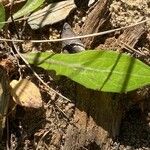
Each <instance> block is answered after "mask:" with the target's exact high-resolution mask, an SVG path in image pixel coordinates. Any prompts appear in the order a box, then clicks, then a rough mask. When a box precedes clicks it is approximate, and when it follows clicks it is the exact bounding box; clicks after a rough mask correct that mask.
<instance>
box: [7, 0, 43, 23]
mask: <svg viewBox="0 0 150 150" xmlns="http://www.w3.org/2000/svg"><path fill="white" fill-rule="evenodd" d="M44 1H45V0H28V1H27V3H26V4H25V5H24V6H23V7H22V8H21V9H20V10H19V11H18V12H16V13H15V14H14V15H13V18H14V19H17V18H20V17H22V16H25V15H28V14H29V13H31V12H33V11H34V10H35V9H37V8H38V7H39V6H41V5H42V4H43V3H44ZM8 20H10V18H9V19H8Z"/></svg>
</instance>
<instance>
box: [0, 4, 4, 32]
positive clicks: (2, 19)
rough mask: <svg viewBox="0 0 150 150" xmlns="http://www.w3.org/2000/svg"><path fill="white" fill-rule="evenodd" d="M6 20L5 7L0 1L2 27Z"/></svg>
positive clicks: (0, 23)
mask: <svg viewBox="0 0 150 150" xmlns="http://www.w3.org/2000/svg"><path fill="white" fill-rule="evenodd" d="M4 21H5V8H4V7H3V5H2V4H1V3H0V29H1V28H3V26H4V24H5V23H3V22H4Z"/></svg>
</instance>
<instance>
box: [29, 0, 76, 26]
mask: <svg viewBox="0 0 150 150" xmlns="http://www.w3.org/2000/svg"><path fill="white" fill-rule="evenodd" d="M74 8H76V5H75V4H74V0H67V1H62V2H57V3H52V4H49V5H48V6H46V7H44V8H43V9H40V10H38V11H36V12H35V13H33V14H32V15H31V16H30V17H29V19H28V24H29V25H30V26H31V28H32V29H38V28H41V27H43V26H45V25H52V24H54V23H57V22H59V21H62V20H64V19H66V17H67V16H68V15H69V13H70V11H71V10H73V9H74Z"/></svg>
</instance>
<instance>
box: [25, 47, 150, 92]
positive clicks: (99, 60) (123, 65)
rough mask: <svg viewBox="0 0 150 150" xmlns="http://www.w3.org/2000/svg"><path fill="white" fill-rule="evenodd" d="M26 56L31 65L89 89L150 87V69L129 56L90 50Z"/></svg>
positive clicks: (119, 89)
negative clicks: (65, 77)
mask: <svg viewBox="0 0 150 150" xmlns="http://www.w3.org/2000/svg"><path fill="white" fill-rule="evenodd" d="M38 55H39V56H38V58H36V59H35V57H36V54H35V53H31V54H28V55H25V57H26V59H27V60H28V61H29V63H31V64H35V65H37V66H39V67H42V68H44V69H46V70H55V71H56V73H57V74H59V75H64V76H67V77H69V78H71V79H72V80H73V81H75V82H78V83H80V84H82V85H84V86H85V87H87V88H90V89H94V90H101V91H105V92H117V93H120V92H128V91H132V90H135V89H137V88H139V87H141V86H145V85H148V84H150V67H149V66H147V65H145V64H144V63H142V62H141V61H139V60H137V59H135V58H132V57H130V56H128V55H125V54H120V53H116V52H113V51H98V50H91V51H90V50H89V51H85V52H82V53H77V54H50V53H47V52H44V53H39V54H38Z"/></svg>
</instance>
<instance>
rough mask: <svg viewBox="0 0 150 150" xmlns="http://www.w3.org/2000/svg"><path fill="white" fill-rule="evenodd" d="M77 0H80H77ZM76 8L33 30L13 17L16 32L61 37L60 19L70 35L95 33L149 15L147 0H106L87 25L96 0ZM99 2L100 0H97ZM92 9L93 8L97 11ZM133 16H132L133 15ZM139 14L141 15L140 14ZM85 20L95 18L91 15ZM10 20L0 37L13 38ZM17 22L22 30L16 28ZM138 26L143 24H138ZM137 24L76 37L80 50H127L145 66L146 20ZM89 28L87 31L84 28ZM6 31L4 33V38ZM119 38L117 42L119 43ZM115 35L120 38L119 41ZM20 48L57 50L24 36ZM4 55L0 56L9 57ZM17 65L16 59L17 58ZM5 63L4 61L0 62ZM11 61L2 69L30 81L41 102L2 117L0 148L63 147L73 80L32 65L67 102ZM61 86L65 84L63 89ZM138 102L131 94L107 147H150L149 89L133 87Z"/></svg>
mask: <svg viewBox="0 0 150 150" xmlns="http://www.w3.org/2000/svg"><path fill="white" fill-rule="evenodd" d="M102 1H104V2H105V1H106V0H102ZM79 2H80V3H79ZM79 2H76V3H77V7H76V8H75V9H74V10H73V11H71V13H70V14H68V16H67V18H66V19H65V20H63V21H59V22H58V23H55V24H54V25H47V26H44V27H43V28H40V29H37V30H33V29H31V28H30V26H29V25H28V24H26V23H22V22H16V23H15V24H16V26H17V28H18V31H19V32H20V30H22V33H21V34H22V37H23V39H59V38H61V33H62V30H63V29H62V26H63V24H64V23H65V22H67V23H69V24H70V26H71V28H72V30H73V31H74V32H75V33H76V35H79V34H80V35H82V34H83V35H85V34H90V32H93V33H94V32H101V31H106V30H110V29H114V28H119V27H124V26H128V25H130V24H134V23H137V22H139V21H142V20H144V19H148V17H149V16H150V11H149V10H150V4H149V2H148V0H145V1H144V2H143V1H140V0H135V1H134V0H127V1H126V2H124V1H123V0H114V1H113V2H111V1H109V0H108V1H106V3H108V4H107V6H106V8H105V11H104V10H102V11H103V12H98V13H99V14H101V15H100V17H99V18H98V21H97V22H98V23H97V25H96V26H94V25H93V27H90V26H89V31H86V30H85V29H88V25H89V22H88V19H87V18H88V17H89V16H90V15H91V13H93V11H92V10H94V9H95V8H96V5H97V3H98V2H97V1H96V0H95V1H94V3H93V4H90V5H89V6H87V4H86V2H82V1H79ZM102 3H103V2H102ZM97 11H98V10H97ZM135 16H136V17H135ZM142 17H143V18H142ZM91 22H96V21H95V20H94V21H92V20H91ZM13 26H14V24H13V23H11V24H9V25H8V26H7V31H5V30H4V31H3V32H2V33H1V35H0V37H1V38H4V37H5V34H6V33H7V34H9V35H11V36H10V37H11V38H15V37H16V35H17V34H16V31H15V28H12V27H13ZM22 26H24V27H23V29H22ZM141 26H144V29H143V28H142V29H141ZM141 26H140V25H139V26H138V27H139V28H138V29H137V28H136V29H134V30H126V33H124V32H123V31H116V32H113V33H110V34H107V35H102V36H98V37H96V38H91V39H90V42H89V41H88V39H81V41H82V42H83V44H84V45H85V49H112V50H117V51H120V52H124V53H127V54H129V55H132V56H133V57H136V58H138V59H140V60H141V61H143V62H144V63H146V64H147V65H150V30H148V29H149V24H148V23H147V24H142V25H141ZM90 30H91V31H90ZM9 35H7V36H8V37H9ZM120 39H122V41H123V43H121V42H120V41H121V40H120ZM119 40H120V41H119ZM17 46H18V47H21V49H22V52H23V53H26V52H28V51H47V50H49V51H53V52H55V53H56V52H57V53H61V52H63V50H62V42H57V43H55V42H54V43H50V42H49V43H31V42H30V41H28V42H24V43H22V44H18V45H17ZM10 47H11V46H10V44H7V43H0V49H1V51H5V52H6V54H9V52H10V51H9V50H10V49H11V48H10ZM9 59H10V58H9V57H8V55H6V56H4V58H3V59H1V60H3V61H4V60H9ZM19 63H20V66H23V65H24V63H23V62H22V61H20V62H19ZM5 65H6V64H5ZM20 66H16V64H15V65H14V64H13V67H12V68H11V67H10V68H7V71H8V72H9V78H10V80H13V79H19V78H20V74H21V76H22V77H23V78H28V79H30V80H31V81H33V82H34V83H35V84H36V85H37V86H38V87H39V89H40V92H41V93H42V99H43V106H42V107H41V108H38V109H35V108H26V107H23V106H19V105H17V106H16V108H15V110H13V111H11V109H12V108H10V109H9V111H10V112H11V113H10V114H9V116H8V118H7V126H6V127H5V130H4V136H3V140H2V144H1V147H0V149H2V150H5V149H7V150H8V149H10V150H34V149H35V150H65V149H64V143H65V139H66V130H67V128H68V126H69V125H70V124H74V121H73V118H74V112H75V108H76V101H75V99H76V93H75V87H76V83H74V82H73V81H70V80H69V79H66V78H65V77H60V76H56V75H55V74H54V73H53V72H51V73H48V72H47V71H45V70H43V69H41V68H34V70H35V71H36V72H37V73H38V75H39V76H40V77H41V78H42V79H43V80H44V82H46V83H47V84H48V85H49V86H50V87H52V88H53V89H55V90H56V91H57V92H59V93H61V94H62V95H64V96H65V97H67V98H68V99H70V101H67V100H64V99H63V98H62V97H61V96H58V95H57V94H56V93H54V92H49V94H48V93H47V91H45V87H44V86H43V84H42V83H40V81H39V80H38V79H37V78H36V77H35V76H34V75H33V74H32V72H31V71H30V69H29V68H28V67H22V68H21V69H18V68H19V67H20ZM64 87H65V88H64ZM138 94H139V95H140V97H143V98H142V101H138V100H137V99H138V98H136V97H135V98H134V100H133V101H134V102H133V101H132V102H131V105H130V107H129V108H127V110H126V112H125V115H124V117H123V118H122V120H121V126H120V132H119V135H118V137H116V138H115V139H112V141H111V143H110V146H109V148H108V149H109V150H150V88H149V87H145V88H144V89H140V90H138ZM84 149H85V150H99V149H101V147H99V146H98V145H97V144H96V143H95V142H93V143H91V144H90V145H84V146H83V147H80V150H84Z"/></svg>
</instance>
